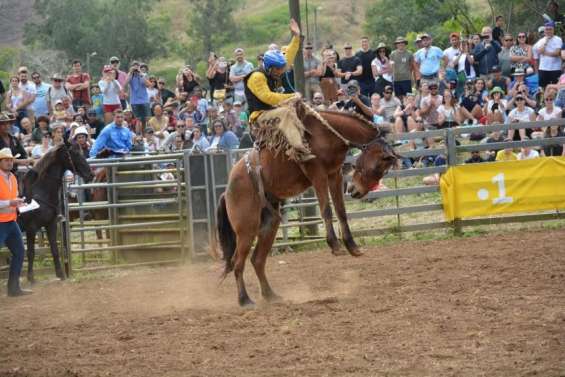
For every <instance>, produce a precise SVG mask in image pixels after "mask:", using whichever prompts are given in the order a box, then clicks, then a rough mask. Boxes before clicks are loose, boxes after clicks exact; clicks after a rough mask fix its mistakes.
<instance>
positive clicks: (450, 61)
mask: <svg viewBox="0 0 565 377" xmlns="http://www.w3.org/2000/svg"><path fill="white" fill-rule="evenodd" d="M459 55H461V50H459V49H458V48H454V47H453V46H451V47H449V48H446V49H445V50H443V56H444V57H447V66H448V67H449V68H453V69H457V66H458V65H459V63H458V57H459ZM463 64H465V63H463ZM463 69H465V65H463Z"/></svg>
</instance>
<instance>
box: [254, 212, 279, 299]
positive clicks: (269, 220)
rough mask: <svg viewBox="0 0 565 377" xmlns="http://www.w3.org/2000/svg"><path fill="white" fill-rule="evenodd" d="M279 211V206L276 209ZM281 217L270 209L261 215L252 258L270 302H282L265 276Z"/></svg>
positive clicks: (264, 293)
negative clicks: (266, 265)
mask: <svg viewBox="0 0 565 377" xmlns="http://www.w3.org/2000/svg"><path fill="white" fill-rule="evenodd" d="M275 210H277V211H278V205H277V206H276V207H275ZM280 221H281V220H280V215H279V213H278V212H276V213H272V212H271V211H269V210H268V209H266V208H264V209H263V212H262V213H261V229H260V230H259V237H258V239H257V244H256V245H255V250H253V255H252V256H251V263H252V264H253V267H254V268H255V273H256V274H257V278H258V279H259V283H260V284H261V295H262V296H263V298H264V299H265V300H267V301H269V302H273V301H280V300H281V297H279V296H278V295H277V294H275V292H273V289H272V288H271V286H270V285H269V281H268V280H267V275H266V274H265V264H266V263H267V257H268V256H269V252H270V251H271V247H272V246H273V242H274V241H275V237H276V236H277V229H278V228H279V224H280Z"/></svg>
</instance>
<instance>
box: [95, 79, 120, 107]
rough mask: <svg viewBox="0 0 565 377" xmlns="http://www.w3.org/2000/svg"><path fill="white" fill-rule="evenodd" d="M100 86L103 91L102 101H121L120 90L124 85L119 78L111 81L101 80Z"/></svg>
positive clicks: (104, 102) (117, 103)
mask: <svg viewBox="0 0 565 377" xmlns="http://www.w3.org/2000/svg"><path fill="white" fill-rule="evenodd" d="M98 86H99V87H100V92H101V93H102V103H103V104H104V105H119V104H120V103H121V102H120V90H122V86H121V85H120V83H119V82H118V80H113V81H111V82H108V81H106V80H100V81H98Z"/></svg>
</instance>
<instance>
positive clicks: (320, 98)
mask: <svg viewBox="0 0 565 377" xmlns="http://www.w3.org/2000/svg"><path fill="white" fill-rule="evenodd" d="M314 99H323V98H322V97H314Z"/></svg>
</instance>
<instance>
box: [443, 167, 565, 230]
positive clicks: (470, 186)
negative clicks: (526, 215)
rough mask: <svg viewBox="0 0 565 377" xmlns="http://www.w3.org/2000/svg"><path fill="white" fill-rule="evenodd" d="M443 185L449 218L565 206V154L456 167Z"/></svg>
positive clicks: (446, 176) (551, 208) (449, 170)
mask: <svg viewBox="0 0 565 377" xmlns="http://www.w3.org/2000/svg"><path fill="white" fill-rule="evenodd" d="M440 188H441V196H442V200H443V211H444V213H445V217H446V218H447V220H449V221H452V220H454V219H463V218H469V217H479V216H488V215H495V214H503V213H513V212H536V211H543V210H557V209H565V157H542V158H536V159H533V160H525V161H507V162H492V163H478V164H468V165H461V166H455V167H451V168H449V169H448V170H447V172H446V173H445V174H444V175H443V176H442V177H441V181H440Z"/></svg>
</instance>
